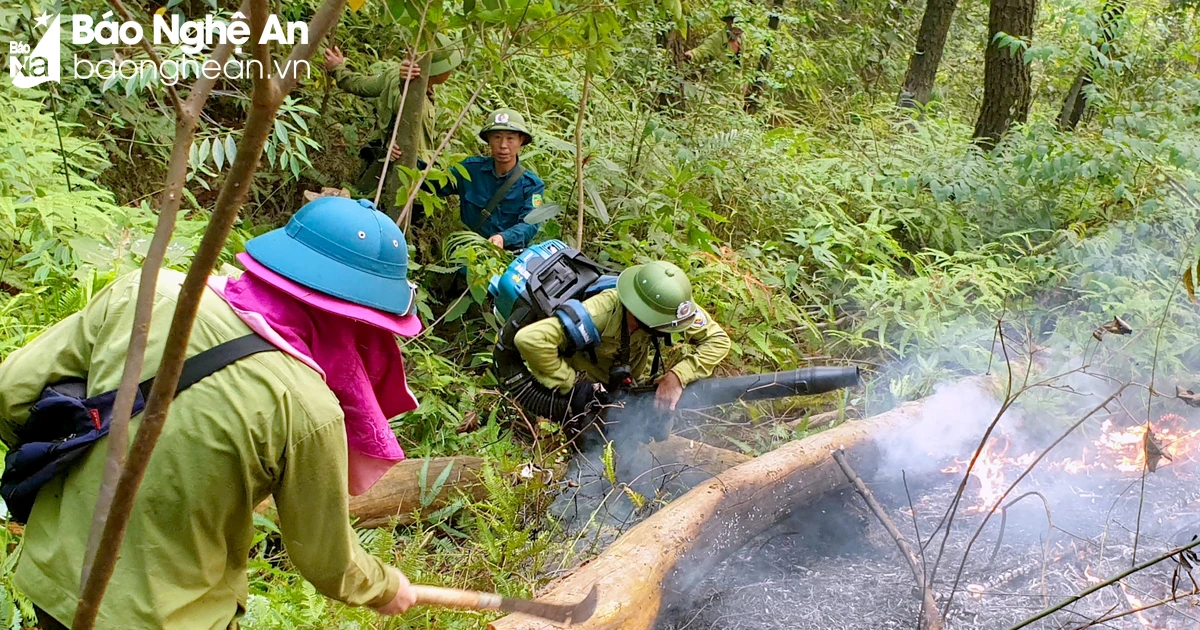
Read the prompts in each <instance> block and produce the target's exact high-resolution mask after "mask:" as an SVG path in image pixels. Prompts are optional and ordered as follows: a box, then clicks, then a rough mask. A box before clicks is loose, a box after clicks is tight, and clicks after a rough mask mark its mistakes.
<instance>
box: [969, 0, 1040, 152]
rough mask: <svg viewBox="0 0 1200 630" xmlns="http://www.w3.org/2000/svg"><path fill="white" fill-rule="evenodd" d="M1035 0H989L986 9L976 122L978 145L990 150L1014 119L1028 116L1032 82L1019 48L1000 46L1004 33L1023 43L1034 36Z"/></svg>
mask: <svg viewBox="0 0 1200 630" xmlns="http://www.w3.org/2000/svg"><path fill="white" fill-rule="evenodd" d="M1036 15H1037V0H992V6H991V8H990V10H989V11H988V47H987V53H986V54H985V56H984V69H983V107H982V108H980V110H979V120H978V121H976V122H975V134H974V138H975V141H976V143H978V144H979V146H981V147H983V148H985V149H989V150H990V149H992V148H993V147H995V146H996V142H998V141H999V140H1000V137H1001V136H1003V135H1004V134H1005V132H1007V131H1008V129H1009V127H1011V126H1012V125H1013V123H1015V122H1025V118H1026V117H1027V116H1029V105H1030V102H1031V101H1032V100H1033V99H1032V91H1033V90H1032V88H1033V81H1032V79H1031V77H1030V75H1029V64H1027V63H1025V55H1024V53H1023V52H1022V51H1021V50H1016V51H1014V50H1012V49H1011V48H1005V47H1002V46H1001V42H999V41H997V39H996V35H997V34H998V33H1004V34H1007V35H1009V36H1011V37H1015V38H1017V39H1020V40H1022V41H1024V42H1029V41H1030V40H1031V39H1032V38H1033V22H1034V17H1035V16H1036Z"/></svg>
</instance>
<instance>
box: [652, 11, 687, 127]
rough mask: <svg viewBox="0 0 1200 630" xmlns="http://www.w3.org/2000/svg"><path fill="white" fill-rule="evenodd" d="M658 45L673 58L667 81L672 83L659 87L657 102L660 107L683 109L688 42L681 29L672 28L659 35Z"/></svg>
mask: <svg viewBox="0 0 1200 630" xmlns="http://www.w3.org/2000/svg"><path fill="white" fill-rule="evenodd" d="M658 45H659V46H661V47H662V48H663V50H665V51H667V55H668V56H669V57H670V59H671V75H670V76H669V77H668V78H667V81H670V82H671V83H670V84H669V85H665V86H663V87H660V88H659V89H658V96H657V104H658V108H659V109H681V108H682V107H683V102H684V93H683V70H684V65H683V62H684V58H683V52H684V49H685V47H686V42H685V41H684V39H683V34H682V33H680V32H679V29H677V28H672V29H670V30H668V31H667V32H665V33H663V34H662V35H659V37H658Z"/></svg>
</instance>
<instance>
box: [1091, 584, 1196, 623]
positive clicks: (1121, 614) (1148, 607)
mask: <svg viewBox="0 0 1200 630" xmlns="http://www.w3.org/2000/svg"><path fill="white" fill-rule="evenodd" d="M1191 595H1200V590H1195V591H1192V592H1191V593H1181V594H1174V595H1171V597H1170V598H1169V599H1163V600H1159V601H1157V602H1154V603H1153V604H1144V605H1142V606H1137V607H1135V608H1130V609H1129V610H1124V611H1121V612H1119V613H1113V614H1111V615H1105V616H1103V617H1100V618H1099V619H1096V620H1095V621H1089V622H1087V623H1085V624H1083V625H1082V626H1079V627H1077V628H1075V630H1085V629H1086V628H1091V627H1092V626H1098V625H1101V624H1106V623H1108V622H1110V621H1114V620H1116V619H1120V618H1122V617H1128V616H1129V615H1136V614H1138V613H1143V612H1146V611H1147V610H1151V609H1154V608H1160V607H1162V606H1169V605H1171V604H1173V603H1175V602H1176V601H1179V598H1180V597H1189V596H1191Z"/></svg>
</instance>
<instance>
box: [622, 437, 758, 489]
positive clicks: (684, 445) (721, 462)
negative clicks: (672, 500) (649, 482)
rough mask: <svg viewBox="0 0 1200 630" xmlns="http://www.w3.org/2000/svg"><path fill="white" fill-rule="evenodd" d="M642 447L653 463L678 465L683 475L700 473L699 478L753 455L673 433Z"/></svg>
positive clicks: (721, 471) (718, 471)
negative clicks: (666, 437) (668, 436)
mask: <svg viewBox="0 0 1200 630" xmlns="http://www.w3.org/2000/svg"><path fill="white" fill-rule="evenodd" d="M645 448H646V451H647V452H649V453H650V456H651V457H653V458H654V461H655V463H656V464H658V465H672V464H674V465H678V466H679V467H681V468H683V469H684V470H683V471H681V474H682V475H683V476H684V477H688V476H692V475H697V476H699V475H704V476H705V478H704V479H701V480H700V481H707V480H708V478H711V477H714V476H716V475H719V474H721V473H723V472H725V471H726V470H729V469H730V468H733V467H734V466H737V465H738V464H744V463H746V462H748V461H750V460H752V459H754V458H753V457H750V456H749V455H743V454H741V453H737V452H734V451H730V450H727V449H723V448H718V447H716V446H711V445H709V444H705V443H704V442H698V441H696V440H689V439H687V438H681V437H679V436H675V435H672V436H671V437H670V438H668V439H666V440H665V441H662V442H650V443H649V444H647V445H646V446H645ZM697 483H698V482H697ZM693 485H695V484H693Z"/></svg>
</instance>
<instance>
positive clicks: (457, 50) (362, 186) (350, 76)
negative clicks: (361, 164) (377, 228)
mask: <svg viewBox="0 0 1200 630" xmlns="http://www.w3.org/2000/svg"><path fill="white" fill-rule="evenodd" d="M437 44H438V47H437V49H436V50H434V51H433V59H432V61H430V64H429V81H428V83H427V85H428V87H427V88H426V90H425V108H424V113H425V115H424V119H423V120H422V121H421V135H420V137H419V138H418V140H419V143H418V149H417V157H418V158H420V159H422V160H429V159H430V158H431V157H432V153H433V150H434V149H435V148H436V147H437V145H438V137H437V132H436V130H435V125H436V123H437V104H436V98H435V94H434V91H435V90H436V88H437V86H439V85H441V84H443V83H445V82H446V81H447V80H448V79H449V78H450V72H451V71H452V70H454V69H455V68H457V67H458V66H459V65H461V64H462V61H463V53H462V44H461V42H458V41H455V40H452V39H450V38H449V37H447V36H445V35H443V34H440V33H439V34H438V36H437ZM345 64H346V58H345V56H343V55H342V51H341V49H339V48H338V47H337V46H334V47H332V48H327V49H325V68H326V69H327V70H328V71H329V72H330V74H332V75H333V78H334V80H336V81H337V84H338V87H340V88H342V89H343V90H346V91H347V92H350V93H351V94H355V95H357V96H361V97H364V98H373V99H375V113H376V116H377V118H376V124H375V129H374V131H373V132H372V134H371V140H370V141H369V142H368V143H367V145H366V146H365V147H363V148H362V150H361V151H359V156H360V157H362V158H363V159H364V160H365V161H366V162H367V165H366V169H365V170H364V171H363V173H362V175H361V176H360V177H359V180H358V184H357V187H358V190H359V192H360V193H361V194H363V195H366V196H374V194H375V189H376V187H377V186H378V184H379V175H380V174H381V173H382V172H383V157H384V145H385V144H387V143H388V141H389V140H391V137H392V127H393V125H395V122H396V116H397V115H398V114H399V111H400V95H401V94H402V93H403V91H404V81H405V80H406V79H409V80H411V79H415V78H417V77H419V76H421V67H420V66H418V65H417V64H415V63H412V62H410V61H409V60H408V59H404V60H402V61H398V62H395V61H393V62H381V63H378V64H375V65H374V66H372V68H371V70H372V72H371V74H366V75H364V74H358V73H356V72H351V71H350V70H348V69H346V65H345ZM398 159H400V149H399V148H398V147H396V146H395V145H393V146H392V147H391V160H392V161H396V160H398ZM398 189H399V180H398V179H397V178H396V175H395V171H394V170H392V172H391V173H389V174H388V178H387V182H386V183H385V185H384V192H383V195H381V196H380V198H379V204H380V206H382V207H383V209H384V210H387V209H389V208H391V207H392V205H393V204H394V202H395V199H396V191H397V190H398Z"/></svg>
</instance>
